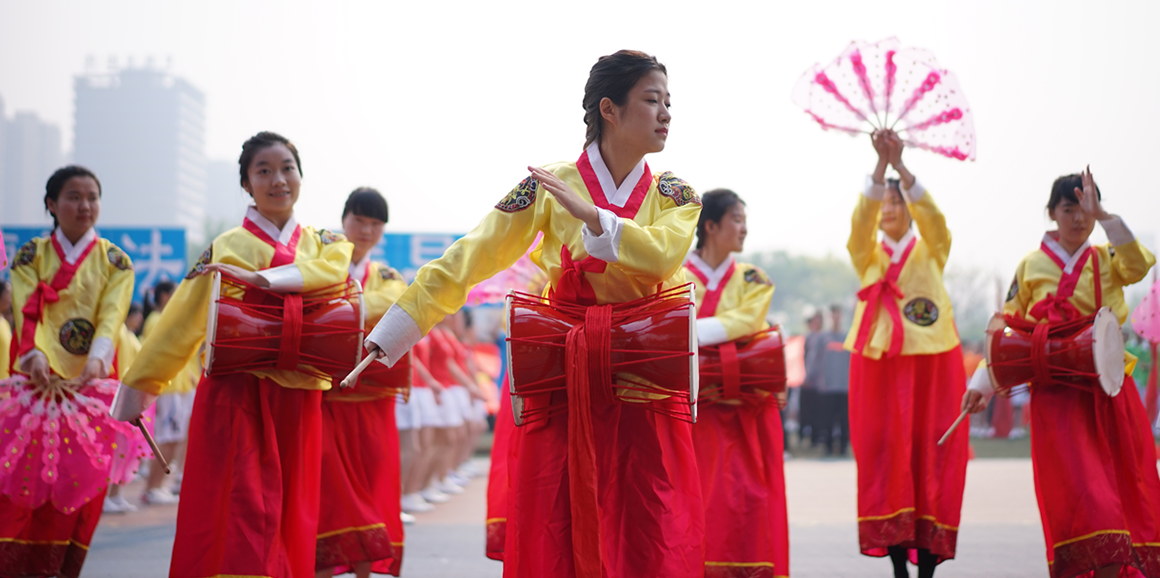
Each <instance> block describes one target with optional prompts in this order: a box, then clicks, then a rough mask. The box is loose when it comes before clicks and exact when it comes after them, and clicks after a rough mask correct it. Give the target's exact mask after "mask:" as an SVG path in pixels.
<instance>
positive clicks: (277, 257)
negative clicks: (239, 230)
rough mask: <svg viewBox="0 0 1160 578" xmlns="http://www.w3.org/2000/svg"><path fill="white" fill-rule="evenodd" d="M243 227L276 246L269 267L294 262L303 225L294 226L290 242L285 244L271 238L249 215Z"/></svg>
mask: <svg viewBox="0 0 1160 578" xmlns="http://www.w3.org/2000/svg"><path fill="white" fill-rule="evenodd" d="M242 227H243V228H244V229H245V230H247V231H249V232H250V233H252V234H253V235H254V236H255V237H257V238H259V239H261V240H262V241H264V242H265V243H266V244H267V245H269V246H271V247H273V248H274V258H273V259H270V266H269V267H266V268H267V269H273V268H274V267H281V266H283V265H290V264H292V263H294V255H295V254H296V253H297V252H298V239H299V237H301V236H302V226H301V225H296V226H295V227H294V234H293V235H290V242H289V243H287V244H285V245H283V244H281V243H279V242H277V241H275V240H274V239H271V238H270V235H267V234H266V232H265V231H263V230H262V228H261V227H259V226H258V225H257V223H254V222H253V221H251V220H250V219H249V217H247V218H246V219H245V220H244V221H242Z"/></svg>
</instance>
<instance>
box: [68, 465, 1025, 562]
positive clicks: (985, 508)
mask: <svg viewBox="0 0 1160 578" xmlns="http://www.w3.org/2000/svg"><path fill="white" fill-rule="evenodd" d="M478 465H479V466H480V467H481V468H482V469H483V471H486V466H487V463H486V460H484V459H480V460H479V463H478ZM785 472H786V484H787V494H788V499H789V511H790V556H791V560H790V572H791V575H792V576H794V577H795V578H846V577H850V578H853V577H858V578H862V577H867V576H881V577H883V578H885V577H889V576H891V575H892V573H891V568H890V562H889V560H887V559H881V558H869V557H866V556H862V555H861V554H859V552H858V528H857V524H856V523H855V516H856V503H857V502H856V500H857V495H856V476H857V472H856V470H855V466H854V461H853V460H852V459H832V460H825V459H794V460H790V461H788V462H786V466H785ZM139 484H140V482H135V483H134V484H132V485H130V486H129V487H128V488H127V490H126V494H125V495H126V497H128V498H129V499H130V500H131V501H133V500H135V499H136V498H137V497H139V495H140V493H141V490H140V485H139ZM486 485H487V481H486V479H485V478H479V479H477V480H475V481H474V482H473V483H472V484H471V485H470V486H469V487H468V488H467V491H466V492H465V493H464V494H463V495H461V496H456V497H455V498H454V499H453V500H452V501H451V502H449V503H447V504H445V505H442V506H440V507H439V508H437V509H436V510H435V511H434V512H431V513H427V514H420V515H419V516H418V517H419V521H418V523H417V524H415V525H413V526H407V537H406V554H405V558H404V561H403V576H412V577H434V578H460V577H462V578H492V577H494V578H499V577H500V576H502V573H503V567H502V564H500V563H499V562H495V561H492V560H488V559H487V558H485V557H484V555H483V552H484V527H483V521H484V518H485V515H486V514H485V511H486V501H487V491H486ZM176 515H177V507H176V506H153V507H148V508H143V509H142V511H140V512H136V513H132V514H125V515H106V516H103V517H102V519H101V523H100V526H98V528H97V532H96V535H95V536H94V538H93V543H92V547H91V549H90V551H89V555H88V560H87V561H86V563H85V567H84V572H83V574H82V576H84V577H85V578H146V577H148V578H155V577H163V576H166V575H167V573H168V568H169V554H170V550H171V548H172V546H173V532H174V523H175V519H176ZM911 574H912V575H916V574H917V570H916V569H914V568H912V569H911ZM936 575H937V576H939V577H940V578H954V577H963V578H975V577H979V578H982V577H987V578H1022V577H1045V576H1047V563H1046V562H1045V559H1044V546H1043V533H1042V530H1041V529H1040V525H1039V511H1038V509H1037V507H1036V502H1035V490H1034V488H1033V486H1032V472H1031V460H1029V459H1026V458H1014V459H990V458H986V459H975V460H972V461H971V462H970V465H969V466H968V468H967V488H966V494H965V495H964V498H963V516H962V523H961V525H960V531H959V543H958V557H957V559H955V560H951V561H948V562H945V563H944V564H942V565H941V566H940V567H939V570H938V572H937V574H936Z"/></svg>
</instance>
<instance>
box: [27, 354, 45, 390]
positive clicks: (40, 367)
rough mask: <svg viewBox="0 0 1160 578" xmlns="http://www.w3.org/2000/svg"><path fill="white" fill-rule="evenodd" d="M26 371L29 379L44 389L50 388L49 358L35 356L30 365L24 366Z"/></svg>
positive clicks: (30, 360)
mask: <svg viewBox="0 0 1160 578" xmlns="http://www.w3.org/2000/svg"><path fill="white" fill-rule="evenodd" d="M23 369H24V371H25V372H26V373H27V374H28V377H29V378H30V379H31V380H32V381H34V382H36V383H38V384H40V385H41V386H42V387H48V358H47V357H45V356H43V355H33V356H32V358H31V359H29V360H28V364H27V365H25V366H24V368H23Z"/></svg>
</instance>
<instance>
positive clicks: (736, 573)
mask: <svg viewBox="0 0 1160 578" xmlns="http://www.w3.org/2000/svg"><path fill="white" fill-rule="evenodd" d="M698 412H699V415H698V416H697V423H696V424H695V425H694V426H693V444H694V446H696V450H697V465H698V467H699V469H700V472H701V494H702V495H703V496H704V499H705V578H774V577H778V578H780V577H782V576H786V577H788V576H789V520H788V517H787V515H786V503H785V467H784V463H783V453H784V451H785V449H784V440H783V432H782V426H781V414H780V413H778V410H777V405H776V404H772V403H770V404H762V405H756V404H743V405H725V404H720V403H716V404H703V405H701V406H700V407H699V408H698Z"/></svg>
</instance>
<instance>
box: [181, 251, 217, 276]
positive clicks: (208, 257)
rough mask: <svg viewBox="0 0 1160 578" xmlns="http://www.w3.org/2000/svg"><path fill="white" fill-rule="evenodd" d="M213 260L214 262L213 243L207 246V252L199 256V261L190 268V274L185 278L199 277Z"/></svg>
mask: <svg viewBox="0 0 1160 578" xmlns="http://www.w3.org/2000/svg"><path fill="white" fill-rule="evenodd" d="M212 262H213V245H212V244H211V245H210V246H209V247H207V248H206V250H205V252H204V253H202V254H201V257H198V258H197V262H196V263H194V264H193V268H191V269H190V270H189V274H187V275H186V276H185V278H186V279H193V278H194V277H197V276H198V275H201V274H202V273H205V267H206V265H209V264H210V263H212Z"/></svg>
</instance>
